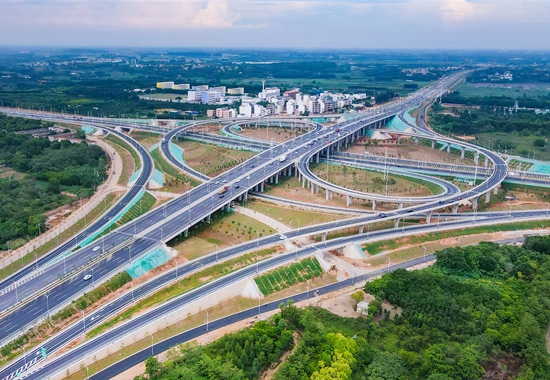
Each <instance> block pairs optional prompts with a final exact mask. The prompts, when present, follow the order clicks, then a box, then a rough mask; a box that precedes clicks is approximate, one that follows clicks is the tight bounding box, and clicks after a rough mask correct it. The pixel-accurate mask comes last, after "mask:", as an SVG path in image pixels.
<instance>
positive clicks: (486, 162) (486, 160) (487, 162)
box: [484, 156, 489, 167]
mask: <svg viewBox="0 0 550 380" xmlns="http://www.w3.org/2000/svg"><path fill="white" fill-rule="evenodd" d="M484 165H485V167H488V166H489V159H488V158H487V156H485V163H484Z"/></svg>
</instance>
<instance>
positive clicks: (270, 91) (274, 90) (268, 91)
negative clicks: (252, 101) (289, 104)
mask: <svg viewBox="0 0 550 380" xmlns="http://www.w3.org/2000/svg"><path fill="white" fill-rule="evenodd" d="M279 96H281V89H280V88H278V87H267V88H264V89H263V91H262V92H260V93H259V94H258V98H260V99H261V100H266V99H270V98H277V97H279Z"/></svg>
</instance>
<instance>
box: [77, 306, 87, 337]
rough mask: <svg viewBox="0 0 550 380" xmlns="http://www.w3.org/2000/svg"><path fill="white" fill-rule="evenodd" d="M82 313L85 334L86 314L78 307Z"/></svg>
mask: <svg viewBox="0 0 550 380" xmlns="http://www.w3.org/2000/svg"><path fill="white" fill-rule="evenodd" d="M78 310H79V311H80V312H81V313H82V323H83V324H84V334H86V314H84V311H83V310H82V309H78Z"/></svg>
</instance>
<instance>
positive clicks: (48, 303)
mask: <svg viewBox="0 0 550 380" xmlns="http://www.w3.org/2000/svg"><path fill="white" fill-rule="evenodd" d="M44 296H46V307H47V308H48V319H50V302H49V297H50V295H49V294H48V293H44Z"/></svg>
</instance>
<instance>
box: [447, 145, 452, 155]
mask: <svg viewBox="0 0 550 380" xmlns="http://www.w3.org/2000/svg"><path fill="white" fill-rule="evenodd" d="M449 153H451V144H449V143H447V154H449Z"/></svg>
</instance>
